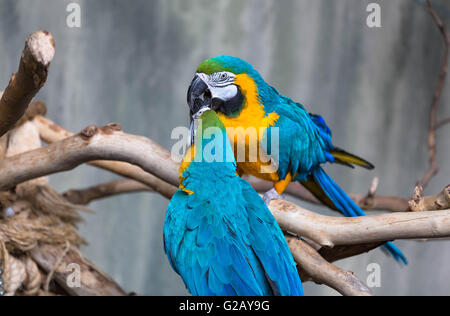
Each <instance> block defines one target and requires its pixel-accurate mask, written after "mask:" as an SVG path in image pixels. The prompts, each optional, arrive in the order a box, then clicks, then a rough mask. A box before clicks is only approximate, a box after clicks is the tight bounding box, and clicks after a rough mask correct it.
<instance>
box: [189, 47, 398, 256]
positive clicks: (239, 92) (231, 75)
mask: <svg viewBox="0 0 450 316" xmlns="http://www.w3.org/2000/svg"><path fill="white" fill-rule="evenodd" d="M188 104H189V108H190V113H191V115H195V113H196V112H197V111H198V110H199V109H201V108H203V107H205V106H206V107H209V108H211V109H212V110H214V111H216V112H217V113H218V115H219V117H220V119H221V121H222V122H223V123H224V125H225V126H226V128H227V130H228V128H235V129H234V131H233V133H234V134H233V136H230V135H231V133H230V132H229V131H228V132H229V137H230V138H231V139H230V140H231V141H232V143H233V144H234V146H233V147H234V150H235V155H236V154H237V152H238V151H239V150H240V149H239V148H238V146H244V147H245V148H244V151H245V157H244V159H240V158H239V157H238V158H237V163H238V171H239V174H240V175H243V174H250V175H253V176H256V177H258V178H261V179H264V180H269V181H272V182H273V183H274V188H273V189H272V190H270V191H269V192H267V193H266V194H265V195H264V200H265V201H266V203H268V202H269V201H270V200H271V199H274V198H279V197H280V195H281V194H282V193H283V192H284V190H285V189H286V187H287V186H288V184H289V183H290V182H291V181H299V182H301V183H302V184H303V185H304V186H305V187H306V188H307V189H308V190H309V191H311V192H312V193H313V194H314V195H315V196H316V197H317V198H318V199H319V200H321V201H322V202H323V203H324V204H325V205H327V206H329V207H330V208H333V209H336V210H339V211H341V212H342V213H343V214H344V215H345V216H349V217H355V216H364V215H365V213H364V212H363V210H361V208H360V207H359V206H358V205H357V204H356V203H354V202H353V200H352V199H351V198H350V197H349V196H348V195H347V194H346V193H345V192H344V191H343V190H342V189H341V188H339V186H338V185H337V184H336V183H335V182H334V181H333V179H331V178H330V177H329V176H328V175H327V174H326V173H325V171H324V170H323V169H322V167H321V164H323V163H326V162H330V163H338V164H343V165H346V166H349V167H353V165H357V166H361V167H364V168H367V169H373V168H374V166H373V165H372V164H371V163H369V162H367V161H365V160H364V159H361V158H359V157H357V156H355V155H352V154H350V153H348V152H346V151H344V150H341V149H339V148H337V147H335V146H334V145H333V144H332V141H331V130H330V129H329V128H328V126H327V125H326V123H325V120H324V119H323V118H322V117H321V116H318V115H313V114H309V113H308V112H307V111H306V109H305V108H304V107H303V105H301V104H299V103H296V102H294V101H293V100H292V99H291V98H289V97H286V96H283V95H281V94H280V93H279V92H278V91H277V90H276V89H275V88H273V87H271V86H270V85H269V84H267V83H266V82H265V81H264V79H263V78H262V77H261V75H260V74H259V73H258V72H257V71H256V70H255V69H254V68H253V66H252V65H250V64H249V63H247V62H245V61H244V60H242V59H240V58H236V57H231V56H219V57H215V58H211V59H208V60H206V61H204V62H203V63H201V64H200V66H199V67H198V69H197V73H196V75H195V77H194V79H193V81H192V83H191V86H190V87H189V91H188ZM248 128H257V129H258V130H261V129H262V132H258V133H248V132H247V130H248ZM275 128H276V130H277V132H278V152H277V153H274V150H273V148H272V146H273V145H272V142H271V139H272V134H273V133H274V131H275ZM251 138H256V139H251ZM253 141H254V142H253ZM254 143H257V144H258V146H259V147H260V148H258V151H257V154H256V156H255V155H251V154H249V152H250V151H251V150H250V148H249V146H250V145H251V144H254ZM267 158H269V159H267ZM273 164H275V165H276V168H275V169H268V168H269V167H271V166H272V165H273ZM384 247H386V248H387V250H388V251H389V252H390V253H391V254H392V255H393V256H394V258H395V259H396V260H397V261H402V262H404V263H405V264H407V261H406V258H405V256H404V255H403V254H402V252H401V251H400V250H399V249H398V248H397V247H396V246H395V245H394V244H393V243H391V242H389V243H386V244H385V245H384Z"/></svg>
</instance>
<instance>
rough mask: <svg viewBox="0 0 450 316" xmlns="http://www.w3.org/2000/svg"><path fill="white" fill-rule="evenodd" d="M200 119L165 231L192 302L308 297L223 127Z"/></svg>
mask: <svg viewBox="0 0 450 316" xmlns="http://www.w3.org/2000/svg"><path fill="white" fill-rule="evenodd" d="M198 115H201V116H200V122H201V125H199V127H198V129H197V131H198V132H197V139H196V142H195V145H193V146H191V149H190V150H189V151H188V153H187V155H186V157H185V159H184V161H183V163H182V165H181V168H180V189H179V190H178V191H177V192H176V193H175V195H174V196H173V198H172V200H171V201H170V204H169V207H168V209H167V214H166V220H165V224H164V247H165V251H166V254H167V256H168V258H169V261H170V263H171V265H172V267H173V269H174V270H175V271H176V272H177V273H178V274H179V275H180V276H181V277H182V278H183V281H184V283H185V285H186V287H187V289H188V290H189V291H190V292H191V293H192V294H193V295H200V296H214V295H219V296H232V295H238V296H261V295H290V296H299V295H303V290H302V284H301V281H300V277H299V275H298V271H297V268H296V265H295V262H294V259H293V258H292V255H291V253H290V251H289V247H288V245H287V242H286V240H285V238H284V235H283V233H282V231H281V229H280V227H279V226H278V224H277V223H276V221H275V219H274V217H273V216H272V214H271V213H270V211H269V209H268V208H267V206H266V204H265V203H264V201H263V199H262V198H261V197H260V196H259V195H258V193H256V191H255V190H254V189H253V188H252V187H251V186H250V184H249V183H248V182H246V181H245V180H243V179H241V178H240V177H239V176H238V175H237V173H236V162H235V160H234V155H233V151H232V149H231V146H230V143H229V141H228V137H227V135H226V131H225V127H224V125H223V123H222V122H221V121H220V119H219V118H218V116H217V115H216V113H214V112H213V111H209V110H207V111H206V112H205V113H199V114H198Z"/></svg>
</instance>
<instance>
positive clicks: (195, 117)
mask: <svg viewBox="0 0 450 316" xmlns="http://www.w3.org/2000/svg"><path fill="white" fill-rule="evenodd" d="M209 110H211V108H209V107H208V106H203V107H202V108H201V109H200V110H198V111H197V112H196V113H194V115H192V116H191V125H190V127H189V131H190V134H191V137H190V140H191V142H190V144H189V146H192V145H193V144H194V142H195V136H196V134H197V123H198V119H199V118H200V117H201V116H202V114H203V113H205V112H206V111H209Z"/></svg>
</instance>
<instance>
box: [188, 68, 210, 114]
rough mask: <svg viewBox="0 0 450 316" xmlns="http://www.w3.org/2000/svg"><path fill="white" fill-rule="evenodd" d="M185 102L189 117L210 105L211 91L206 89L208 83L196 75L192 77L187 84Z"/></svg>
mask: <svg viewBox="0 0 450 316" xmlns="http://www.w3.org/2000/svg"><path fill="white" fill-rule="evenodd" d="M187 102H188V105H189V109H190V112H191V117H192V116H193V115H194V114H196V113H197V112H198V111H199V110H200V109H201V108H203V107H205V106H207V107H210V106H211V92H210V91H209V89H208V85H207V84H206V83H205V82H204V81H203V80H202V79H201V78H200V77H199V76H198V75H196V76H195V77H194V79H193V80H192V83H191V85H190V86H189V90H188V93H187Z"/></svg>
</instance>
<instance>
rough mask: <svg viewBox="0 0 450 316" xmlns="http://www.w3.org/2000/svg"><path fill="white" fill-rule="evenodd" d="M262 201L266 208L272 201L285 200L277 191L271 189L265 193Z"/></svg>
mask: <svg viewBox="0 0 450 316" xmlns="http://www.w3.org/2000/svg"><path fill="white" fill-rule="evenodd" d="M263 200H264V202H265V203H266V205H267V206H269V204H270V201H272V200H285V198H284V196H283V195H280V194H278V192H277V190H275V188H272V189H271V190H269V191H267V192H266V193H264V195H263Z"/></svg>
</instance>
